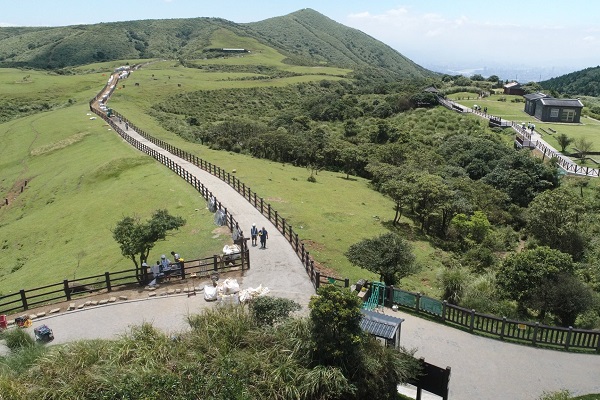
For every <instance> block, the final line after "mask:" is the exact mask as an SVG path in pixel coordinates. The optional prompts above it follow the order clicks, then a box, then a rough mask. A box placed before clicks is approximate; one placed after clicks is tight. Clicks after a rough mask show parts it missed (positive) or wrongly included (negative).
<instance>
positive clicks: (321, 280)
mask: <svg viewBox="0 0 600 400" xmlns="http://www.w3.org/2000/svg"><path fill="white" fill-rule="evenodd" d="M116 83H117V82H115V85H116ZM107 90H111V89H109V86H108V85H106V86H105V87H104V89H103V90H102V91H101V92H100V93H99V94H98V95H97V96H96V97H95V98H94V99H92V100H91V101H90V110H91V111H93V112H94V113H96V114H97V115H98V116H100V117H101V118H102V119H104V120H105V121H106V122H107V123H108V124H110V125H111V127H112V128H113V129H114V130H115V131H116V132H117V133H119V135H121V136H122V137H123V138H124V139H125V140H126V141H127V142H129V143H131V144H132V145H133V146H134V147H136V148H137V149H139V150H141V151H144V152H145V153H147V154H148V155H151V156H152V157H154V158H155V159H157V160H158V161H160V162H161V163H163V164H165V165H166V166H167V167H169V168H170V169H171V170H173V171H174V172H175V173H177V174H178V175H179V176H181V177H182V178H184V179H185V180H186V181H187V182H188V183H190V184H192V185H193V186H194V187H196V189H197V190H199V191H200V192H201V193H202V194H203V196H204V192H207V190H206V188H204V185H202V183H200V182H199V181H198V180H196V178H195V177H194V176H191V174H189V173H188V172H187V171H186V170H185V169H184V168H183V167H181V166H180V165H179V164H178V163H177V162H175V161H173V160H172V159H170V158H169V157H165V156H164V155H162V154H160V153H158V152H157V151H155V150H153V149H150V148H149V147H148V146H146V145H144V144H142V143H140V142H139V141H138V140H136V139H134V138H132V137H131V136H130V135H129V134H127V132H126V131H123V130H122V129H121V128H120V127H119V126H118V125H117V124H116V122H115V121H122V122H125V123H126V124H127V125H128V126H129V129H131V130H133V131H135V132H136V133H137V134H138V135H140V136H142V137H143V138H144V139H146V140H148V141H149V142H151V143H152V144H154V145H156V146H158V147H160V148H162V149H164V150H166V151H168V152H169V153H171V154H173V155H174V156H177V157H179V158H181V159H183V160H185V161H187V162H190V163H191V164H193V165H195V166H197V167H199V168H201V169H203V170H204V171H207V172H208V173H210V174H212V175H214V176H216V177H217V178H219V179H221V180H222V181H224V182H226V183H227V184H228V185H229V186H231V187H232V188H233V189H235V190H236V191H237V192H238V193H239V194H240V195H242V196H243V197H244V198H245V199H246V200H247V201H249V202H250V204H252V206H254V207H255V208H256V209H257V210H259V211H260V213H261V214H262V215H263V216H265V217H267V218H268V219H269V221H270V222H271V223H273V225H275V228H276V229H277V230H278V231H279V232H280V233H281V234H282V235H283V237H284V238H285V239H286V240H287V241H288V242H289V243H290V245H291V246H292V249H294V251H295V252H296V255H297V256H298V257H299V258H300V261H301V262H302V264H303V266H304V268H305V270H306V272H307V274H308V276H309V278H310V280H311V282H312V283H313V286H314V287H315V290H316V289H318V288H319V286H320V285H322V284H330V283H331V284H338V285H339V284H340V282H343V284H344V286H345V287H349V286H350V283H349V280H348V279H340V278H338V277H331V276H326V275H322V274H321V272H320V271H319V269H318V267H315V261H314V259H313V258H312V256H311V255H310V253H309V251H308V250H307V249H306V248H305V246H304V243H302V241H301V240H300V239H299V238H298V234H297V233H296V232H295V231H294V230H293V227H292V225H291V224H290V223H289V222H288V221H287V220H286V219H285V218H284V217H282V216H281V215H280V214H279V213H278V212H277V210H275V209H274V208H273V207H272V206H271V204H270V203H267V202H266V201H265V200H264V198H263V197H260V196H258V194H257V193H256V192H254V191H252V190H251V189H250V187H249V186H246V184H245V183H243V182H241V181H240V180H239V179H238V178H237V177H236V176H234V175H232V174H230V173H229V172H227V171H225V170H224V169H222V168H220V167H219V166H217V165H214V164H212V163H210V162H208V161H205V160H203V159H201V158H199V157H197V156H195V155H193V154H191V153H188V152H187V151H185V150H182V149H179V148H177V147H175V146H173V145H171V144H169V143H167V142H165V141H163V140H160V139H157V138H155V137H153V136H152V135H150V134H149V133H147V132H145V131H144V130H142V129H139V128H137V127H136V126H135V125H134V124H132V123H131V121H129V120H128V119H127V118H126V117H125V116H123V115H121V114H120V113H119V112H117V111H115V110H112V115H111V117H108V116H107V115H106V113H104V112H103V111H102V110H100V109H98V108H97V107H96V105H97V101H98V99H100V98H101V97H102V95H103V93H104V92H106V91H107ZM112 90H114V88H113V89H112ZM199 188H200V189H199ZM207 193H208V194H209V195H210V196H212V193H210V192H207ZM205 198H206V197H205ZM219 207H221V204H220V203H219ZM224 210H225V212H227V209H226V208H224ZM232 229H233V228H232ZM236 229H238V231H239V232H240V233H242V232H243V231H242V230H241V229H240V227H239V226H237V223H236Z"/></svg>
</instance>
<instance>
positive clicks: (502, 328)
mask: <svg viewBox="0 0 600 400" xmlns="http://www.w3.org/2000/svg"><path fill="white" fill-rule="evenodd" d="M505 325H506V317H502V325H501V326H500V339H502V340H504V326H505Z"/></svg>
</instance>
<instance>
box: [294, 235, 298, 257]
mask: <svg viewBox="0 0 600 400" xmlns="http://www.w3.org/2000/svg"><path fill="white" fill-rule="evenodd" d="M294 235H295V239H294V242H295V247H296V249H295V250H296V253H297V252H298V234H297V233H296V234H294Z"/></svg>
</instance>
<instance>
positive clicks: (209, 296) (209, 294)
mask: <svg viewBox="0 0 600 400" xmlns="http://www.w3.org/2000/svg"><path fill="white" fill-rule="evenodd" d="M216 299H217V288H216V287H214V286H208V285H205V286H204V300H206V301H215V300H216Z"/></svg>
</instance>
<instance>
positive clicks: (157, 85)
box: [110, 61, 343, 110]
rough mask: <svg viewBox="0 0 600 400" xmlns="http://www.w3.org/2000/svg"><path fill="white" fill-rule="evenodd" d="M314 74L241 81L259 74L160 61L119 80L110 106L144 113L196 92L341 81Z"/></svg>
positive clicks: (336, 78)
mask: <svg viewBox="0 0 600 400" xmlns="http://www.w3.org/2000/svg"><path fill="white" fill-rule="evenodd" d="M303 68H307V67H303ZM316 71H317V70H315V71H312V73H311V74H306V75H300V76H292V77H283V78H272V79H260V80H255V79H242V78H250V77H260V76H261V74H252V73H246V72H244V73H242V72H233V73H232V72H210V71H206V70H202V69H196V68H186V67H183V66H181V65H179V64H178V63H176V62H173V61H161V62H157V63H153V64H151V65H148V66H147V67H144V68H142V69H140V70H138V71H134V72H132V73H131V75H130V77H129V78H128V79H124V80H122V81H120V82H119V85H118V86H117V88H116V90H115V92H114V94H113V96H112V98H111V102H110V104H111V106H112V107H114V108H115V109H118V108H119V107H121V106H123V105H126V104H127V103H130V102H134V103H135V107H141V108H142V109H144V110H146V109H148V108H150V106H152V105H153V104H156V103H159V102H161V101H165V100H166V99H168V98H169V97H171V96H175V95H178V94H182V93H187V92H193V91H197V90H218V89H235V88H240V89H242V88H253V87H273V86H277V87H281V86H287V85H291V84H296V83H301V82H314V81H320V80H323V79H329V80H338V79H343V78H340V77H338V76H334V75H327V76H324V75H319V74H317V72H316ZM318 71H321V70H318ZM332 73H333V72H332ZM136 83H137V84H138V85H136Z"/></svg>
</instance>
